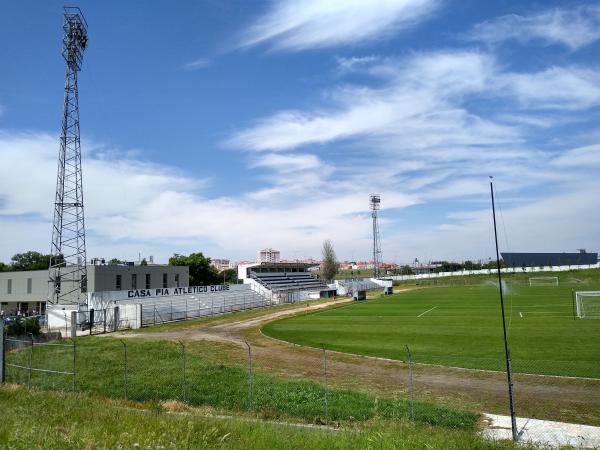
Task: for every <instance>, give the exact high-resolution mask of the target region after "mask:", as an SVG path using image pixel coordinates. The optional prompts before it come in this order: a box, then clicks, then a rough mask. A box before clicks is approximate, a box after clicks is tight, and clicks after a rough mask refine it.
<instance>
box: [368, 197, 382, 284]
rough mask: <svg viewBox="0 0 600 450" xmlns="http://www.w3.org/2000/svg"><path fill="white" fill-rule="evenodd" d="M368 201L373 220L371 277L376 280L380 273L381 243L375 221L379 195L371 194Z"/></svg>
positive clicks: (377, 225) (379, 201)
mask: <svg viewBox="0 0 600 450" xmlns="http://www.w3.org/2000/svg"><path fill="white" fill-rule="evenodd" d="M369 200H370V201H369V206H370V208H371V217H372V218H373V277H374V278H377V277H379V275H380V272H381V241H380V239H379V222H378V220H377V211H379V207H380V205H381V196H380V195H379V194H371V195H370V197H369Z"/></svg>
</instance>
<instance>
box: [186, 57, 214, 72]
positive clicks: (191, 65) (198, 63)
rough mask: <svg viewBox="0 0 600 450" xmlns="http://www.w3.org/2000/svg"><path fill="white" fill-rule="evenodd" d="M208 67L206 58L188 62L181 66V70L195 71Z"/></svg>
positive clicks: (208, 63) (208, 62) (208, 61)
mask: <svg viewBox="0 0 600 450" xmlns="http://www.w3.org/2000/svg"><path fill="white" fill-rule="evenodd" d="M209 65H210V60H209V59H206V58H199V59H195V60H194V61H190V62H188V63H185V64H184V65H183V68H184V69H186V70H196V69H203V68H205V67H208V66H209Z"/></svg>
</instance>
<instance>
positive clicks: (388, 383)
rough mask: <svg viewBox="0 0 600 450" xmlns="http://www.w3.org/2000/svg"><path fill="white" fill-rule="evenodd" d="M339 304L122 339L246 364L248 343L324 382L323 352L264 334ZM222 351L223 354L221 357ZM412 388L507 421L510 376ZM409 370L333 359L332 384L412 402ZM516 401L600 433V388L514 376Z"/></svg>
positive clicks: (297, 373)
mask: <svg viewBox="0 0 600 450" xmlns="http://www.w3.org/2000/svg"><path fill="white" fill-rule="evenodd" d="M350 302H351V300H347V299H344V300H338V301H334V302H328V303H319V304H311V305H302V306H299V307H298V308H292V309H287V310H283V311H277V312H267V313H266V314H265V315H262V316H260V317H256V318H251V319H246V320H240V321H237V322H230V323H218V324H206V325H199V326H198V327H197V328H192V329H185V330H177V331H165V332H155V333H138V334H135V333H126V334H125V333H124V334H121V335H120V337H128V338H134V337H135V338H143V339H180V340H192V341H195V340H205V341H212V342H219V343H225V344H229V345H230V346H231V345H233V346H234V347H238V349H237V351H235V349H234V350H233V351H232V352H231V354H230V355H229V356H231V357H238V358H243V357H244V356H243V355H244V353H243V351H242V350H243V349H245V341H247V342H248V343H249V344H250V345H251V346H252V357H253V363H254V364H255V365H256V367H257V368H260V369H262V370H265V371H268V372H269V373H276V374H279V375H282V376H286V377H291V378H300V379H302V378H311V379H315V380H320V379H321V378H322V376H323V372H322V367H323V365H322V364H323V359H322V352H321V350H320V349H315V348H308V347H302V346H297V345H295V344H290V343H286V342H281V341H277V340H275V339H271V338H268V337H266V336H264V335H262V333H261V332H260V327H261V326H262V325H264V324H265V323H267V322H270V321H272V320H276V319H280V318H282V317H287V316H291V315H295V314H302V313H306V312H312V311H316V310H320V309H323V308H328V307H331V306H335V305H343V304H346V303H350ZM219 351H222V350H219ZM412 372H413V384H414V389H415V395H416V397H417V398H419V399H424V400H431V401H436V402H439V403H444V404H447V405H451V406H455V407H464V408H470V409H475V410H479V411H488V412H491V413H499V414H506V413H507V409H508V408H507V405H508V398H507V386H506V376H505V374H503V373H498V372H488V371H478V370H469V369H453V368H446V367H439V366H429V365H423V364H415V365H413V370H412ZM408 375H409V372H408V367H407V365H406V364H405V363H403V362H400V361H391V360H386V359H383V358H371V357H365V356H359V355H351V354H345V353H338V352H328V379H329V380H330V382H331V384H332V385H336V386H338V387H343V388H352V389H359V390H367V391H371V392H375V393H379V394H384V395H392V396H393V395H401V396H405V395H406V393H407V391H408V385H409V384H408V380H409V378H408ZM515 396H516V404H517V411H518V414H519V415H520V416H527V417H531V418H543V419H551V420H560V421H565V422H577V423H585V424H590V425H600V380H587V379H574V378H560V377H545V376H536V375H516V376H515Z"/></svg>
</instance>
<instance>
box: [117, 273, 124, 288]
mask: <svg viewBox="0 0 600 450" xmlns="http://www.w3.org/2000/svg"><path fill="white" fill-rule="evenodd" d="M116 278H117V279H116V282H115V288H116V289H117V291H120V290H121V284H122V283H121V282H122V280H123V278H122V276H121V275H117V277H116Z"/></svg>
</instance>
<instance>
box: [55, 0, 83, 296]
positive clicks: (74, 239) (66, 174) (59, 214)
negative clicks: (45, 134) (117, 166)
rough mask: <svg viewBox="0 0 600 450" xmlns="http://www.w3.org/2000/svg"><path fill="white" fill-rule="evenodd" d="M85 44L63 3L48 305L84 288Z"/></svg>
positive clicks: (79, 18)
mask: <svg viewBox="0 0 600 450" xmlns="http://www.w3.org/2000/svg"><path fill="white" fill-rule="evenodd" d="M87 45H88V35H87V24H86V22H85V19H84V18H83V14H82V13H81V10H80V9H79V8H77V7H67V8H65V13H64V23H63V53H62V55H63V57H64V59H65V62H66V63H67V74H66V79H65V97H64V109H63V117H62V132H61V135H60V150H59V153H58V175H57V179H56V193H55V200H54V226H53V228H52V244H51V252H50V253H51V260H50V269H49V284H50V292H49V295H48V302H49V303H51V304H59V305H64V304H81V303H82V302H83V301H84V298H85V295H86V294H85V293H86V291H87V271H86V265H85V264H86V253H85V223H84V216H83V183H82V180H81V145H80V135H79V96H78V89H77V73H78V72H79V71H80V70H81V65H82V64H83V52H84V50H85V49H86V48H87Z"/></svg>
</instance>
